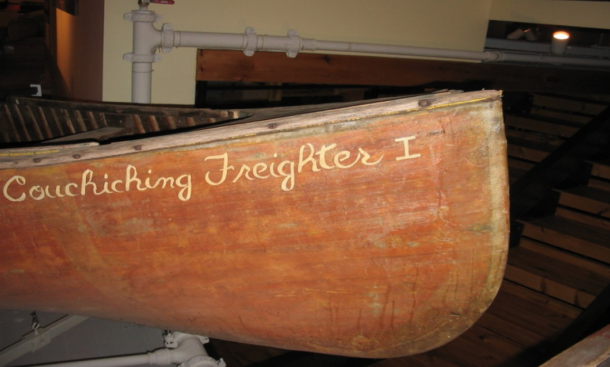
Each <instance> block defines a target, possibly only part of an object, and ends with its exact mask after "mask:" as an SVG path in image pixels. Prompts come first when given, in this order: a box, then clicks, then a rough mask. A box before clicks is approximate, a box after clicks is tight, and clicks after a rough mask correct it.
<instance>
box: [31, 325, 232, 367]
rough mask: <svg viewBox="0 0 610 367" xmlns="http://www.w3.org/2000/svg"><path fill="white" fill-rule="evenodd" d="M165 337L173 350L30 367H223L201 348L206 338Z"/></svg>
mask: <svg viewBox="0 0 610 367" xmlns="http://www.w3.org/2000/svg"><path fill="white" fill-rule="evenodd" d="M167 338H168V337H167V336H166V343H165V344H166V345H170V344H171V345H172V346H174V347H175V348H164V349H159V350H156V351H154V352H151V353H146V354H138V355H133V356H122V357H112V358H100V359H90V360H85V361H74V362H65V363H53V364H49V365H39V366H32V367H123V366H125V367H128V366H137V365H156V366H169V365H173V364H183V363H186V362H189V361H195V360H196V361H197V362H199V364H198V365H199V367H209V366H213V367H220V366H223V367H224V366H225V364H224V362H223V361H222V359H221V360H219V361H216V360H214V359H213V358H211V357H209V356H208V354H207V353H206V351H205V349H204V348H203V343H207V342H208V341H209V339H208V338H207V337H201V336H197V335H190V334H184V333H174V334H173V335H171V334H170V338H172V342H171V343H168V339H167Z"/></svg>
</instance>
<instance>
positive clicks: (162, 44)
mask: <svg viewBox="0 0 610 367" xmlns="http://www.w3.org/2000/svg"><path fill="white" fill-rule="evenodd" d="M144 9H145V8H144ZM144 9H143V8H142V7H141V8H140V10H138V11H134V12H132V14H131V15H130V14H126V19H128V20H131V21H133V22H134V40H133V49H134V52H133V57H131V60H132V62H137V60H136V58H137V59H138V60H139V61H140V62H142V58H141V57H142V56H146V55H149V56H152V55H153V54H154V50H155V49H157V48H161V49H162V50H163V52H170V51H171V49H172V48H173V47H194V48H200V49H213V50H242V51H244V53H245V54H246V55H248V56H251V55H252V54H254V52H255V51H269V52H286V54H287V55H288V56H289V57H296V55H297V54H298V53H299V52H302V51H309V52H314V51H326V52H344V53H358V54H377V55H393V56H404V57H423V58H436V59H451V60H464V61H479V62H517V63H530V64H552V65H572V66H594V67H610V60H608V59H602V58H587V57H566V56H554V55H550V54H548V55H547V54H536V53H515V52H506V51H494V50H489V51H487V50H486V51H465V50H445V49H437V48H427V47H411V46H397V45H379V44H370V43H356V42H340V41H318V40H315V39H308V38H301V37H299V36H298V35H297V34H296V31H294V30H291V31H289V32H288V35H287V36H267V35H263V36H259V35H257V34H256V33H254V30H253V29H252V28H247V29H246V32H245V34H235V33H212V32H183V31H174V30H173V28H172V26H171V25H170V24H164V25H163V28H162V30H157V29H156V28H154V27H153V26H152V23H153V22H154V21H156V18H155V13H154V12H149V11H148V10H144ZM138 23H141V24H138ZM126 59H129V58H126ZM155 61H156V60H155ZM143 62H146V63H149V64H152V62H154V61H153V60H152V59H150V60H144V61H143ZM151 71H152V68H151V70H150V71H148V70H146V71H145V70H141V69H140V70H136V68H134V69H133V74H134V76H133V78H132V101H133V102H136V103H150V91H148V92H145V91H144V90H145V89H150V84H151V81H150V79H151V77H152V75H151ZM135 74H139V75H137V76H136V75H135ZM136 90H137V91H136Z"/></svg>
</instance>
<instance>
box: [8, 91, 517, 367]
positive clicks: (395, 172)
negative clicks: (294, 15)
mask: <svg viewBox="0 0 610 367" xmlns="http://www.w3.org/2000/svg"><path fill="white" fill-rule="evenodd" d="M500 105H501V103H500V94H499V93H498V92H495V91H480V92H473V93H444V94H438V95H430V96H421V97H414V98H404V99H397V100H390V101H382V102H376V103H370V104H365V105H357V106H350V107H346V108H335V109H332V110H325V111H319V112H311V111H310V112H308V113H304V114H300V115H297V116H285V117H276V118H271V119H260V118H259V119H258V121H254V122H250V123H245V124H240V125H230V126H220V127H217V128H212V129H206V130H200V131H190V132H187V133H180V134H175V135H167V136H158V137H153V138H144V139H137V140H131V141H118V142H113V143H110V144H102V145H98V144H74V145H63V146H59V145H57V146H55V145H47V146H43V147H35V148H22V149H11V150H1V151H0V184H1V185H2V188H3V193H2V197H0V200H2V205H1V206H0V218H1V220H0V231H1V233H3V237H4V240H3V241H2V242H1V243H0V253H1V254H2V256H0V307H2V308H8V309H36V310H38V311H50V312H65V313H71V314H78V315H89V316H95V317H101V318H107V319H114V320H125V321H130V322H134V323H139V324H144V325H150V326H155V327H159V328H165V329H171V330H177V331H183V332H189V333H196V334H201V335H207V336H210V337H212V338H220V339H227V340H233V341H239V342H245V343H251V344H259V345H268V346H275V347H279V348H285V349H293V350H306V351H314V352H321V353H331V354H339V355H349V356H359V357H394V356H402V355H408V354H414V353H420V352H423V351H426V350H429V349H432V348H436V347H438V346H440V345H442V344H444V343H446V342H448V341H450V340H452V339H453V338H455V337H456V336H458V335H459V334H460V333H462V332H464V331H465V330H466V329H467V328H468V327H470V326H471V325H472V324H473V323H474V322H475V321H476V320H477V319H478V318H479V316H480V315H481V314H482V313H483V312H484V311H485V310H486V309H487V307H488V306H489V304H490V303H491V302H492V300H493V298H494V296H495V294H496V292H497V290H498V288H499V285H500V283H501V280H502V275H503V272H504V266H505V263H506V254H507V244H508V189H507V182H508V180H507V168H506V141H505V138H504V130H503V124H502V112H501V106H500ZM251 114H252V115H253V116H254V117H256V115H257V112H256V111H254V112H251ZM261 116H265V113H264V112H263V113H261Z"/></svg>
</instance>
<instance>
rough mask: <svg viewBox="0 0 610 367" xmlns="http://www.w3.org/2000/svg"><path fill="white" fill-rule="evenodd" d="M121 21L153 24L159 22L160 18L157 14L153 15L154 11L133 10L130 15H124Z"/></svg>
mask: <svg viewBox="0 0 610 367" xmlns="http://www.w3.org/2000/svg"><path fill="white" fill-rule="evenodd" d="M123 19H125V20H126V21H128V22H146V23H155V22H160V21H161V19H162V18H161V16H160V15H159V14H155V12H154V11H148V10H133V11H132V12H131V13H126V14H124V15H123Z"/></svg>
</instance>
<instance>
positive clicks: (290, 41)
mask: <svg viewBox="0 0 610 367" xmlns="http://www.w3.org/2000/svg"><path fill="white" fill-rule="evenodd" d="M255 37H256V38H255V39H256V41H255V44H252V42H249V40H248V35H245V34H235V33H210V32H174V44H173V47H195V48H201V49H215V50H248V49H250V50H252V51H270V52H274V51H275V52H288V51H296V52H300V51H326V52H345V53H359V54H379V55H395V56H411V57H432V58H440V59H455V60H468V61H481V62H519V63H534V64H557V65H575V66H579V65H580V66H599V67H610V60H608V59H601V58H587V57H567V56H555V55H550V54H536V53H517V52H506V51H498V50H493V51H464V50H445V49H437V48H428V47H411V46H394V45H378V44H369V43H356V42H338V41H318V40H315V39H307V38H301V37H298V36H296V37H295V36H292V37H291V36H258V35H256V36H255Z"/></svg>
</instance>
